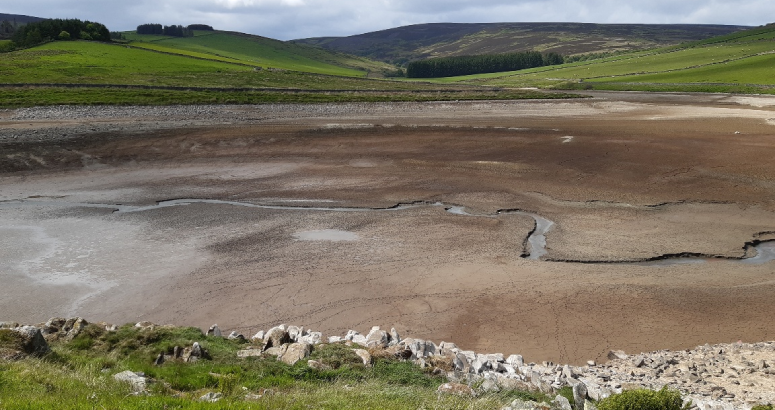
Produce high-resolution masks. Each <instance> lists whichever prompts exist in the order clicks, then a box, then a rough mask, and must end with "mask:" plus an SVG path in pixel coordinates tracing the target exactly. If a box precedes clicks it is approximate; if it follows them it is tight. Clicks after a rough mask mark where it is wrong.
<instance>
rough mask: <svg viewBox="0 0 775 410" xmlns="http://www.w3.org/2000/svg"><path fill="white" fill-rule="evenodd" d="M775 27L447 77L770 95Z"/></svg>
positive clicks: (496, 83)
mask: <svg viewBox="0 0 775 410" xmlns="http://www.w3.org/2000/svg"><path fill="white" fill-rule="evenodd" d="M771 67H775V25H769V26H764V27H760V28H756V29H753V30H749V31H745V32H740V33H735V34H731V35H727V36H722V37H716V38H712V39H706V40H703V41H698V42H692V43H687V44H684V45H681V46H675V47H668V48H662V49H656V50H651V51H642V52H634V53H628V54H622V55H619V56H616V57H610V58H604V59H599V60H590V61H586V62H579V63H574V64H565V65H562V66H554V67H550V68H539V69H532V70H524V71H518V72H511V73H498V74H489V75H480V76H468V77H458V78H449V79H445V80H442V81H443V82H463V83H469V84H486V85H492V86H503V87H556V88H582V89H591V88H595V89H615V90H661V91H665V90H670V91H683V90H687V91H727V92H766V93H769V92H772V89H773V87H775V76H773V75H772V73H771V72H772V70H771Z"/></svg>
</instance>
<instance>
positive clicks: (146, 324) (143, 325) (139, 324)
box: [135, 321, 156, 330]
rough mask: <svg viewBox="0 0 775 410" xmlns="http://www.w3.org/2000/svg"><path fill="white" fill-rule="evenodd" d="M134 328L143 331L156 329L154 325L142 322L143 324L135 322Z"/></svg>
mask: <svg viewBox="0 0 775 410" xmlns="http://www.w3.org/2000/svg"><path fill="white" fill-rule="evenodd" d="M135 327H136V328H138V329H143V330H145V329H153V328H154V327H156V324H154V323H152V322H148V321H144V322H137V323H135Z"/></svg>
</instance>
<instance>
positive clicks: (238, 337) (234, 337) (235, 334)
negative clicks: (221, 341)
mask: <svg viewBox="0 0 775 410" xmlns="http://www.w3.org/2000/svg"><path fill="white" fill-rule="evenodd" d="M226 338H227V339H229V340H239V341H245V340H247V339H246V338H245V336H243V335H242V334H240V333H238V332H237V331H236V330H234V331H232V332H231V333H229V336H227V337H226Z"/></svg>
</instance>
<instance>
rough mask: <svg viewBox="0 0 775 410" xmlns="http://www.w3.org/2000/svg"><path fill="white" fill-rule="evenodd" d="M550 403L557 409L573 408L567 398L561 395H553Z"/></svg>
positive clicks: (566, 409) (569, 409) (568, 409)
mask: <svg viewBox="0 0 775 410" xmlns="http://www.w3.org/2000/svg"><path fill="white" fill-rule="evenodd" d="M552 405H553V406H554V408H556V409H558V410H573V407H571V405H570V401H568V399H566V398H565V397H563V396H557V397H555V398H554V400H553V401H552Z"/></svg>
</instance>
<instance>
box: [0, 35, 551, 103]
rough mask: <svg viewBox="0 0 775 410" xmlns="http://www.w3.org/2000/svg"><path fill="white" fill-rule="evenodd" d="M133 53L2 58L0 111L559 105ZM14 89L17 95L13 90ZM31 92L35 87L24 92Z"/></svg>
mask: <svg viewBox="0 0 775 410" xmlns="http://www.w3.org/2000/svg"><path fill="white" fill-rule="evenodd" d="M203 37H204V36H203ZM216 38H217V37H216ZM174 40H175V41H182V40H180V39H174ZM165 41H166V40H165ZM171 41H172V40H171ZM136 44H138V43H132V45H136ZM132 45H121V44H104V43H97V42H87V41H56V42H51V43H47V44H43V45H40V46H37V47H33V48H30V49H26V50H19V51H14V52H10V53H5V54H3V55H2V58H0V86H2V87H0V106H2V107H17V106H31V105H50V104H203V103H213V104H219V103H234V104H248V103H275V102H294V103H295V102H343V101H352V102H368V101H431V100H467V99H522V98H561V97H564V96H562V95H546V94H542V93H536V92H523V91H499V90H493V89H491V88H486V89H482V88H479V87H471V86H468V85H457V84H453V85H443V86H440V85H438V84H432V83H409V82H401V81H387V80H378V79H368V78H363V77H354V76H333V75H326V74H317V73H307V72H301V71H290V70H278V69H260V70H256V69H254V66H253V65H248V64H246V63H245V61H244V60H241V59H237V58H232V57H225V56H213V55H212V54H209V53H206V52H202V51H190V50H183V49H179V48H174V47H172V45H170V44H167V43H161V44H158V43H156V42H154V43H147V44H146V45H147V46H148V47H147V48H141V47H134V46H132ZM192 48H193V47H192ZM152 49H156V51H154V50H152ZM232 55H236V53H235V54H232ZM278 60H279V58H278ZM290 60H292V58H290ZM331 67H333V66H331ZM336 70H339V71H340V72H341V71H346V70H347V69H343V68H336ZM15 84H17V85H18V87H11V86H12V85H15ZM35 84H39V85H40V86H38V87H29V86H27V85H35ZM52 84H53V85H56V86H50V85H52ZM66 85H72V86H78V87H75V88H73V87H67V86H66ZM84 85H86V86H84ZM98 85H103V86H104V87H96V86H98Z"/></svg>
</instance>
